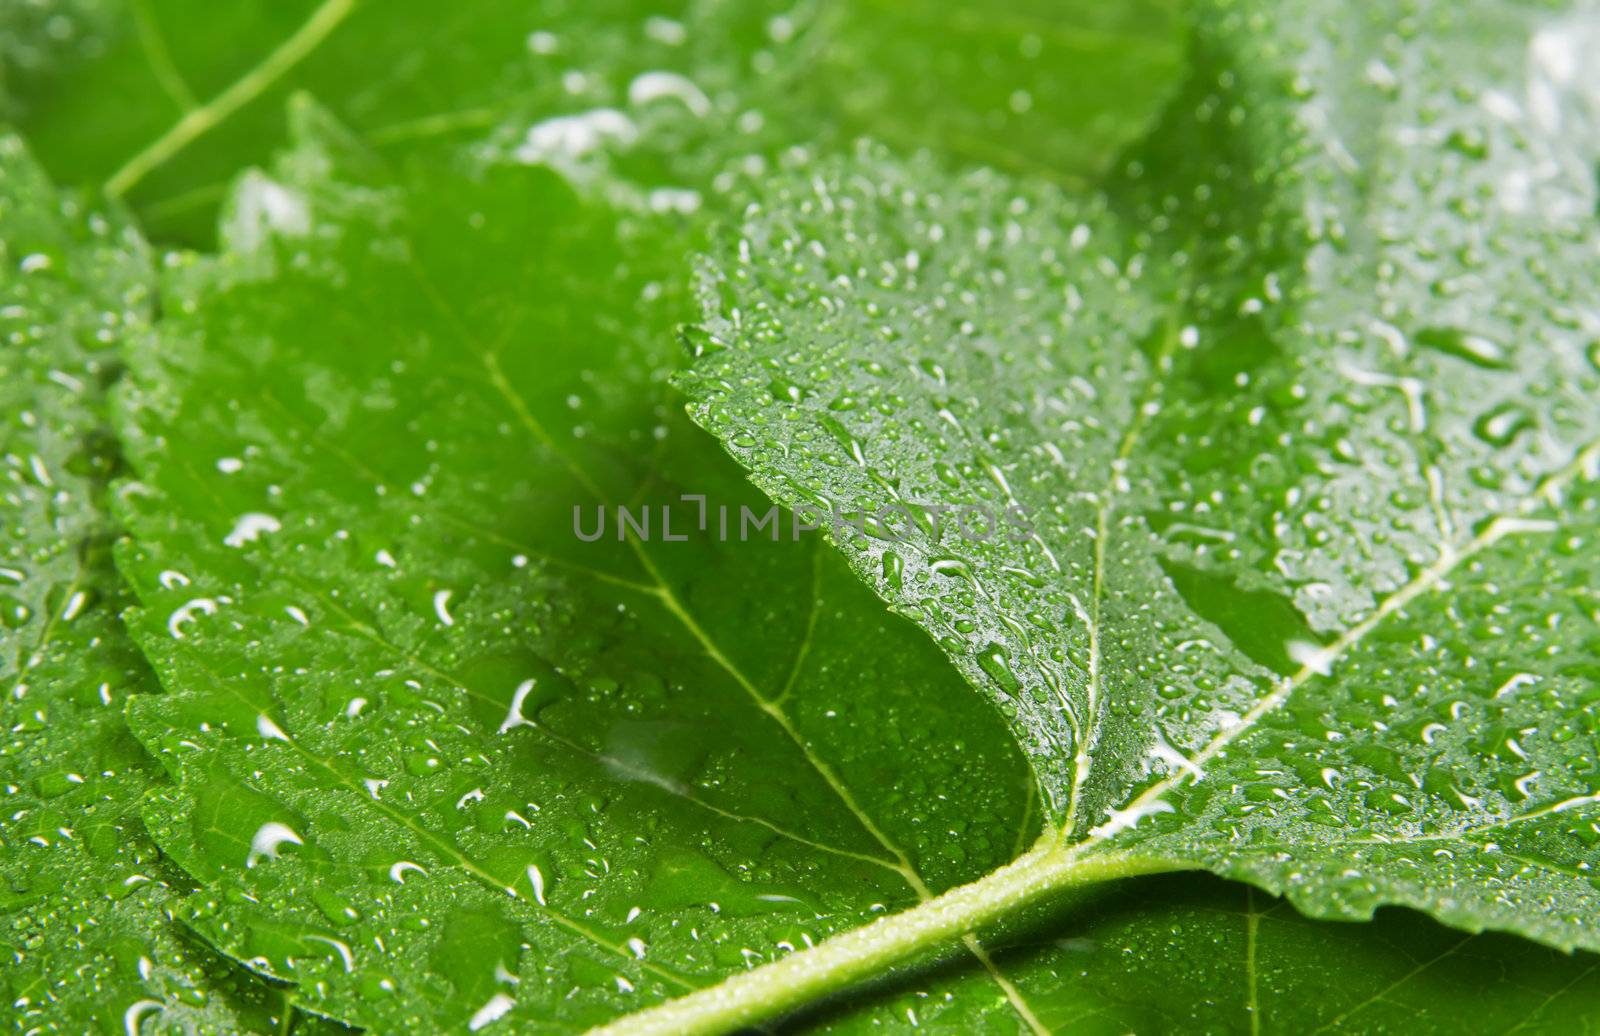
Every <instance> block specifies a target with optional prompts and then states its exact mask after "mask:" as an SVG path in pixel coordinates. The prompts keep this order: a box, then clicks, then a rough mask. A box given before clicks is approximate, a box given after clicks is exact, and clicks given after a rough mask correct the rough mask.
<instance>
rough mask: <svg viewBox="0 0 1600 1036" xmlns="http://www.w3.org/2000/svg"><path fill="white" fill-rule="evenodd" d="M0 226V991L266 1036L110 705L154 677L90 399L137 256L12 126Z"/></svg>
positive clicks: (157, 1023) (255, 1001) (60, 1010)
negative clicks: (213, 939)
mask: <svg viewBox="0 0 1600 1036" xmlns="http://www.w3.org/2000/svg"><path fill="white" fill-rule="evenodd" d="M0 224H3V226H4V228H5V233H4V241H3V243H0V420H3V422H4V424H3V427H0V531H3V538H0V690H3V696H0V720H3V727H4V730H5V735H4V738H3V740H0V787H3V788H4V794H5V809H4V813H3V818H0V916H3V917H4V921H5V928H4V932H5V934H4V935H3V936H0V952H3V953H4V955H5V958H6V967H5V971H4V976H3V978H0V995H3V996H4V1002H5V1003H6V1005H7V1006H8V1010H9V1012H10V1013H11V1016H12V1018H13V1019H14V1021H15V1024H16V1029H17V1031H19V1032H20V1031H27V1032H53V1033H55V1032H59V1033H84V1032H96V1033H100V1032H104V1033H124V1032H126V1033H138V1032H157V1031H160V1032H166V1031H180V1030H181V1031H185V1032H245V1031H265V1030H267V1029H268V1028H270V1027H272V1026H273V1025H274V1024H275V1019H274V1018H273V1014H274V1011H273V1008H274V1007H278V1006H280V1005H279V1000H280V998H279V997H278V995H277V994H275V993H273V992H272V991H271V990H269V989H267V988H266V987H264V986H261V985H258V984H254V983H249V982H242V981H241V980H240V979H241V976H240V974H239V973H238V972H237V970H236V969H233V968H231V967H229V966H228V965H227V964H226V962H223V961H220V960H219V959H217V958H216V957H215V956H214V955H212V954H211V953H210V952H208V951H207V950H206V949H205V948H204V947H202V946H198V945H196V944H195V943H194V941H193V940H192V938H191V937H189V936H188V934H187V933H185V932H182V930H181V929H180V928H179V927H178V926H177V925H176V924H174V923H173V922H172V920H171V916H170V915H171V911H172V908H173V904H174V903H175V902H176V900H177V898H178V896H179V895H181V893H182V892H183V891H185V890H186V889H187V888H188V887H189V885H188V882H187V880H186V878H185V877H184V876H183V875H182V874H181V873H180V872H178V871H177V870H176V869H175V868H173V867H172V866H171V864H170V862H168V861H166V860H164V859H162V858H161V857H160V855H159V854H158V853H157V851H156V849H155V846H154V845H153V844H151V842H150V840H149V839H148V838H147V837H146V836H145V833H144V830H143V828H142V827H141V825H140V823H139V815H138V814H139V805H140V800H141V798H142V796H143V795H144V794H145V792H146V790H147V789H149V788H150V787H151V786H152V785H153V784H154V783H155V782H157V781H159V779H160V776H161V773H160V768H159V767H158V766H156V765H155V763H154V761H153V760H152V759H151V758H150V757H149V756H148V755H146V754H145V753H144V751H143V750H142V749H141V748H140V747H139V745H138V743H137V742H136V741H135V740H134V739H133V737H132V735H130V734H129V732H128V730H127V727H126V726H125V724H124V721H123V715H122V709H123V706H124V704H125V703H126V702H128V701H129V699H130V698H132V697H136V696H141V695H143V694H144V693H146V692H148V691H151V690H154V689H155V688H154V684H155V681H154V679H153V677H152V676H151V675H150V672H149V669H148V668H147V667H146V666H145V664H144V660H143V659H142V658H141V657H140V656H139V653H138V651H137V649H136V648H135V647H134V646H133V644H132V643H131V642H130V641H129V640H128V638H127V635H126V633H125V632H124V631H123V629H122V625H121V623H120V622H119V621H118V618H117V613H118V611H119V609H121V608H122V607H124V606H125V605H126V604H127V603H128V601H127V596H126V593H125V592H124V590H123V588H122V586H121V583H120V581H119V580H118V579H117V575H116V571H115V569H114V568H113V567H112V564H111V550H110V540H111V538H112V536H113V535H114V530H113V528H112V527H111V525H110V524H109V522H108V521H107V519H106V517H105V514H104V512H103V510H102V508H101V503H102V500H101V497H102V493H103V491H104V488H105V483H106V481H107V479H109V478H110V477H111V475H112V473H113V471H114V467H115V465H116V463H117V453H116V448H115V445H114V444H113V443H112V441H111V439H110V435H109V432H108V430H107V428H106V415H105V414H104V412H103V411H104V406H105V399H104V391H105V386H106V384H107V383H108V382H109V380H110V379H111V378H112V377H113V375H114V373H115V370H116V368H117V361H116V357H115V355H114V347H115V346H116V345H117V344H118V343H120V342H121V341H122V340H124V339H125V338H126V337H127V336H129V335H135V334H142V333H146V332H147V331H148V327H149V322H150V310H151V299H152V291H151V289H152V279H153V275H152V272H151V271H150V269H149V263H148V257H147V255H146V253H145V249H144V246H143V243H142V242H141V241H140V239H139V237H138V235H137V234H136V233H135V232H134V231H133V230H132V229H131V228H129V227H128V226H127V225H126V224H125V223H124V222H122V221H121V220H120V219H118V218H115V217H113V216H109V215H107V214H106V213H105V212H104V211H102V210H98V209H94V208H90V207H86V206H85V205H83V204H82V203H81V202H80V201H78V200H76V199H74V198H71V197H68V196H62V195H60V194H58V193H57V191H56V190H55V188H54V187H53V186H52V185H51V184H50V183H49V182H48V181H47V180H46V179H45V177H44V175H43V174H42V173H41V172H40V170H39V169H38V167H37V166H36V165H35V164H34V162H33V160H32V158H31V157H30V156H29V155H28V154H27V153H26V152H25V150H24V148H23V146H22V143H21V142H20V141H19V140H18V139H17V138H16V137H15V136H13V135H0Z"/></svg>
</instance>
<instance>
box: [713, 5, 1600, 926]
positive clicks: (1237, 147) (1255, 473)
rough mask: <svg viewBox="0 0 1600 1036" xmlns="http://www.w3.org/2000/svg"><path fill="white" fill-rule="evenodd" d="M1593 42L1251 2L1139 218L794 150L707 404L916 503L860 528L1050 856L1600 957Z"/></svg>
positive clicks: (1509, 21)
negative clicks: (1008, 750) (976, 717)
mask: <svg viewBox="0 0 1600 1036" xmlns="http://www.w3.org/2000/svg"><path fill="white" fill-rule="evenodd" d="M1595 24H1596V23H1595V15H1594V13H1593V12H1592V11H1591V10H1589V9H1588V8H1582V9H1580V10H1578V11H1577V12H1575V13H1570V14H1567V15H1564V16H1556V15H1553V14H1551V13H1549V12H1545V11H1540V10H1532V9H1529V8H1528V7H1526V6H1522V5H1516V4H1484V5H1476V6H1474V7H1473V8H1472V9H1470V10H1460V9H1458V8H1457V7H1456V6H1455V5H1429V4H1424V5H1380V6H1379V7H1377V8H1374V9H1373V10H1371V11H1367V10H1365V9H1364V10H1362V11H1361V12H1349V11H1344V10H1341V11H1340V12H1339V14H1338V16H1337V17H1335V16H1334V15H1333V12H1332V11H1331V10H1330V9H1325V5H1319V4H1307V5H1293V4H1291V5H1268V4H1250V3H1245V4H1234V3H1219V4H1215V5H1211V6H1210V7H1209V8H1208V10H1207V13H1206V15H1205V16H1204V17H1203V18H1202V20H1201V24H1200V26H1199V29H1198V32H1199V38H1198V42H1197V44H1196V51H1197V56H1196V72H1195V76H1196V79H1195V82H1194V84H1193V86H1192V88H1191V89H1190V90H1189V91H1188V92H1187V93H1186V94H1184V95H1183V96H1182V97H1181V98H1180V100H1179V101H1178V102H1177V104H1176V105H1175V108H1174V111H1173V114H1172V116H1171V117H1170V119H1169V120H1168V122H1167V124H1166V125H1164V126H1163V127H1162V128H1161V129H1159V130H1158V131H1157V133H1156V134H1155V135H1154V136H1153V137H1152V141H1151V142H1150V144H1149V145H1148V146H1147V147H1146V148H1144V149H1143V150H1141V151H1140V152H1138V153H1137V155H1136V158H1135V160H1134V161H1132V162H1131V163H1130V166H1129V170H1128V173H1127V176H1126V177H1125V178H1124V180H1123V181H1122V182H1120V183H1118V184H1117V185H1115V186H1113V188H1112V189H1111V191H1110V192H1109V195H1108V197H1107V198H1106V199H1103V200H1097V201H1088V202H1067V201H1065V200H1063V199H1062V198H1060V197H1058V196H1056V195H1053V194H1051V193H1049V192H1045V191H1041V190H1037V189H1033V188H1027V187H1021V186H1018V185H1016V184H1013V183H1011V182H1009V181H1006V180H1004V179H1001V178H998V177H991V176H979V177H973V178H967V179H947V178H940V177H939V176H938V175H937V174H936V173H935V172H933V171H932V170H931V169H929V168H928V167H927V166H925V165H911V166H909V167H907V166H903V165H900V164H897V163H895V162H893V161H890V160H887V159H885V158H884V157H882V156H881V155H878V154H876V153H872V152H867V153H865V154H864V156H863V157H862V158H860V159H858V160H857V161H855V162H850V163H838V164H833V165H827V166H823V167H820V168H818V167H802V168H801V169H800V170H799V171H798V172H797V173H796V175H795V176H794V177H793V178H792V179H791V181H790V182H789V184H788V185H787V187H780V188H774V187H773V186H772V185H770V184H768V185H766V186H764V189H763V197H762V198H761V200H760V201H759V203H758V204H757V205H755V206H754V207H753V208H752V209H751V211H750V214H749V215H748V218H747V219H746V220H745V222H744V225H743V227H742V232H741V234H740V235H738V237H737V239H736V240H735V241H733V242H731V243H730V244H729V245H728V246H727V247H726V250H725V251H724V253H723V255H722V258H721V261H720V264H719V265H718V266H717V267H716V268H715V269H714V270H712V271H711V272H710V273H709V274H708V277H707V279H706V286H705V297H706V303H707V308H708V316H709V318H710V324H709V327H708V334H707V336H706V338H705V339H704V340H703V341H701V342H700V343H699V348H700V351H701V354H702V355H701V357H700V359H699V363H698V365H697V373H696V376H695V377H694V378H693V380H692V381H690V382H688V384H689V387H690V389H691V391H692V392H693V393H694V394H695V395H696V397H697V414H698V416H699V418H700V420H701V421H702V422H703V423H705V424H706V426H707V427H708V428H710V429H712V430H713V431H715V432H716V433H717V434H718V435H719V436H720V437H722V438H723V439H724V440H725V441H726V442H727V443H728V444H729V446H730V448H731V449H732V451H733V453H734V454H735V456H737V457H739V458H740V459H741V460H742V461H743V462H744V463H745V464H746V465H747V466H748V467H749V468H750V470H751V472H752V475H753V477H754V478H755V479H756V480H757V482H758V483H759V484H761V485H762V486H763V487H764V488H766V489H767V490H768V491H769V492H771V493H772V494H773V495H774V496H775V497H776V498H777V499H779V500H781V501H783V502H784V503H786V504H788V505H791V506H794V507H797V508H802V509H807V510H811V511H817V512H821V513H823V514H824V515H829V514H831V515H833V516H835V520H848V519H850V518H851V517H852V516H855V520H856V521H862V519H861V517H860V516H861V515H862V513H863V512H871V511H873V510H874V509H877V510H878V511H879V512H880V514H881V512H882V511H883V509H884V508H886V506H888V505H900V506H905V507H907V509H908V510H910V511H912V512H920V518H919V519H918V520H910V521H908V520H905V519H904V518H903V517H896V516H891V517H890V518H888V519H887V520H886V521H884V522H883V523H882V527H878V528H874V523H873V521H871V520H870V519H868V520H866V521H865V524H866V526H867V527H868V530H869V532H872V533H874V534H873V535H851V534H849V532H848V530H846V531H845V532H844V533H843V534H841V535H840V536H839V537H838V539H839V542H840V545H841V546H842V548H843V549H844V550H845V551H846V553H847V554H848V555H850V556H851V559H852V563H853V565H854V567H855V568H856V569H857V571H858V572H860V573H861V574H862V575H863V576H864V577H866V578H867V579H868V580H869V581H871V582H872V583H873V585H874V586H875V587H876V588H877V589H878V591H879V593H880V594H881V595H882V596H883V597H884V598H885V599H886V600H888V601H889V602H890V603H891V604H892V605H894V606H895V607H896V608H897V609H898V610H901V611H903V612H904V613H906V614H908V615H911V616H913V617H914V618H916V620H917V621H918V622H919V623H921V624H922V625H923V626H924V627H925V628H927V629H928V630H929V632H930V633H932V634H933V635H934V636H935V637H936V638H937V639H939V641H940V643H941V645H942V646H943V647H944V648H945V650H946V652H947V653H948V654H949V655H950V657H951V658H952V659H953V660H954V661H955V662H956V664H957V665H958V666H959V667H960V668H961V669H962V670H963V672H965V673H966V674H967V675H968V677H969V679H971V680H972V681H973V682H974V683H975V684H976V685H979V686H981V687H983V688H985V689H986V690H987V692H988V694H989V695H990V697H991V698H992V699H993V700H994V701H995V702H996V703H997V704H998V705H999V706H1000V707H1001V709H1002V710H1003V711H1004V712H1005V713H1006V714H1007V715H1009V716H1010V717H1011V718H1012V720H1013V725H1014V727H1015V728H1016V729H1017V731H1018V732H1019V734H1021V735H1022V737H1023V739H1024V742H1025V744H1026V745H1027V748H1028V751H1029V753H1030V756H1031V758H1032V759H1033V761H1034V765H1035V768H1036V770H1037V771H1038V772H1039V774H1040V778H1041V781H1042V783H1043V785H1044V787H1045V788H1046V791H1047V796H1048V800H1049V810H1050V816H1051V819H1052V820H1053V821H1054V823H1055V824H1056V825H1057V826H1058V828H1059V830H1060V834H1059V837H1060V838H1062V839H1071V840H1083V839H1087V840H1089V841H1092V842H1094V843H1097V844H1098V843H1101V842H1104V841H1106V840H1112V841H1113V843H1114V844H1118V845H1131V844H1138V845H1140V846H1141V847H1142V850H1143V851H1145V852H1148V853H1152V854H1156V855H1160V856H1164V857H1167V858H1171V859H1174V860H1192V861H1198V862H1201V863H1203V864H1204V865H1206V866H1208V867H1210V868H1212V869H1214V870H1217V871H1218V872H1221V873H1224V874H1228V875H1232V876H1238V877H1244V878H1248V879H1249V880H1252V881H1254V882H1256V883H1258V884H1260V885H1262V886H1265V887H1267V888H1270V889H1272V890H1274V891H1285V892H1287V894H1288V895H1289V896H1290V898H1291V899H1292V900H1293V902H1294V903H1295V904H1296V905H1297V906H1299V907H1300V908H1301V909H1303V910H1305V911H1306V912H1308V913H1310V914H1312V915H1313V916H1338V917H1352V918H1353V917H1367V916H1370V915H1371V912H1372V910H1373V909H1374V907H1375V906H1376V905H1378V904H1381V903H1403V904H1406V905H1410V906H1415V907H1418V908H1421V909H1424V910H1428V911H1430V912H1432V913H1434V914H1435V916H1437V917H1439V918H1441V919H1443V920H1445V921H1446V922H1448V923H1450V924H1453V925H1456V926H1459V927H1463V928H1467V929H1469V930H1477V929H1482V928H1485V927H1492V928H1498V929H1503V930H1508V931H1515V932H1519V933H1522V934H1525V935H1529V936H1532V937H1534V938H1538V939H1540V940H1543V941H1546V942H1548V943H1550V944H1553V945H1556V946H1560V947H1573V946H1583V947H1587V948H1591V949H1593V948H1597V947H1600V937H1597V935H1596V932H1597V929H1596V927H1595V925H1594V921H1593V919H1594V917H1595V914H1596V910H1597V907H1600V899H1597V893H1596V887H1595V884H1594V882H1593V880H1592V878H1593V876H1594V868H1595V866H1596V863H1597V862H1600V859H1597V857H1596V855H1595V853H1596V849H1595V846H1596V844H1597V843H1600V828H1597V827H1596V820H1595V814H1596V805H1597V802H1600V798H1597V796H1600V772H1597V770H1596V764H1595V761H1594V756H1593V752H1592V748H1591V747H1590V746H1591V745H1592V743H1593V739H1594V736H1595V709H1594V701H1595V697H1594V696H1595V694H1596V683H1595V674H1596V672H1597V668H1596V666H1597V656H1596V653H1595V651H1596V645H1597V644H1600V629H1597V622H1600V619H1597V612H1596V603H1597V602H1596V599H1595V597H1594V592H1593V589H1592V587H1593V586H1594V585H1595V582H1596V575H1597V573H1596V570H1595V553H1594V551H1593V550H1592V549H1590V547H1591V546H1592V542H1593V540H1594V538H1595V536H1596V533H1597V531H1600V530H1597V515H1600V497H1597V496H1596V487H1595V478H1596V473H1597V472H1596V468H1597V465H1600V403H1597V401H1600V350H1597V347H1596V345H1595V341H1596V332H1597V330H1600V329H1597V327H1596V326H1595V324H1594V321H1593V317H1592V314H1589V313H1587V312H1586V311H1585V309H1584V305H1585V303H1584V299H1585V297H1586V296H1585V293H1586V291H1587V288H1586V285H1588V284H1590V283H1591V282H1592V280H1593V277H1594V274H1595V271H1596V261H1595V242H1596V240H1597V235H1596V229H1597V228H1596V227H1595V221H1594V212H1595V180H1594V176H1593V169H1594V164H1593V162H1594V157H1595V155H1596V153H1597V151H1600V147H1597V141H1600V133H1597V126H1596V123H1595V114H1594V106H1593V105H1594V97H1595V94H1594V91H1593V90H1592V84H1590V83H1588V82H1587V81H1586V80H1585V79H1584V75H1585V70H1584V69H1583V67H1582V64H1581V60H1580V59H1579V58H1578V57H1577V55H1578V54H1581V53H1582V47H1583V46H1584V42H1583V41H1584V40H1587V39H1590V38H1592V33H1593V32H1594V31H1595ZM930 507H943V508H947V509H948V511H947V513H946V514H945V515H944V517H945V521H944V522H943V523H942V525H941V526H940V527H939V528H938V529H937V530H936V529H935V526H934V523H933V520H932V515H931V514H929V513H928V511H929V508H930ZM1012 507H1015V508H1017V509H1018V510H1020V511H1021V512H1023V513H1025V514H1026V515H1027V518H1028V523H1027V526H1026V528H1025V529H1021V530H1019V529H1018V528H1016V527H1014V526H1013V525H1012V524H1008V523H1006V522H1004V521H1001V520H999V518H997V515H1003V514H1004V513H1005V511H1006V510H1007V509H1008V508H1012ZM967 508H971V509H972V511H973V513H972V516H971V524H972V525H973V526H976V528H968V529H963V528H962V524H963V522H962V518H963V509H967ZM980 511H986V512H987V517H986V518H985V517H984V516H983V515H980V514H979V513H978V512H980ZM824 520H826V519H824ZM985 522H987V524H985ZM1141 821H1142V823H1141Z"/></svg>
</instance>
